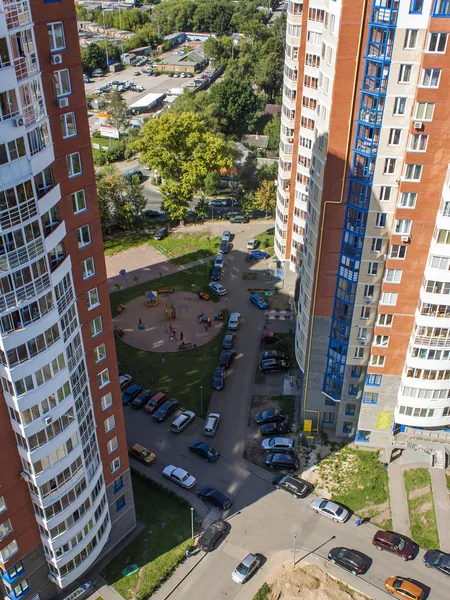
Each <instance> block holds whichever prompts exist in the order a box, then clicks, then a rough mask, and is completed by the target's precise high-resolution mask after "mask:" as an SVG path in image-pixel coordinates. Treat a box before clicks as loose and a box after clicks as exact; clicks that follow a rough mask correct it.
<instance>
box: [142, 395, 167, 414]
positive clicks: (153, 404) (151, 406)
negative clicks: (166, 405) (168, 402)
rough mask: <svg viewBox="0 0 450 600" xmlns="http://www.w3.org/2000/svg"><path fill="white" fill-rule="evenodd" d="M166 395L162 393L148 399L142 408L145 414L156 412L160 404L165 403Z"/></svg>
mask: <svg viewBox="0 0 450 600" xmlns="http://www.w3.org/2000/svg"><path fill="white" fill-rule="evenodd" d="M165 399H166V395H165V394H164V392H158V393H157V394H155V395H154V396H152V397H151V398H150V400H149V401H148V402H147V404H146V405H145V406H144V410H145V412H148V413H150V414H151V415H152V414H153V413H154V412H155V411H157V410H158V408H159V407H160V406H161V404H162V403H163V402H164V401H165Z"/></svg>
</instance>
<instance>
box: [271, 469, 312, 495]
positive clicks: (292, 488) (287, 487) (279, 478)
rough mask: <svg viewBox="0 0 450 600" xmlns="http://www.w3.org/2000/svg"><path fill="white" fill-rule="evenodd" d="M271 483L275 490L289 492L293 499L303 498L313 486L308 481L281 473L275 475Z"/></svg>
mask: <svg viewBox="0 0 450 600" xmlns="http://www.w3.org/2000/svg"><path fill="white" fill-rule="evenodd" d="M272 483H273V485H274V486H275V487H276V488H277V490H284V491H286V492H289V494H292V495H293V496H294V498H304V497H305V496H307V495H308V494H309V493H310V492H311V491H312V490H313V486H312V485H311V484H310V483H309V482H308V481H305V480H304V479H300V477H295V476H294V475H284V474H283V473H278V475H275V477H274V478H273V479H272Z"/></svg>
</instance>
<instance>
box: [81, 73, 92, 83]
mask: <svg viewBox="0 0 450 600" xmlns="http://www.w3.org/2000/svg"><path fill="white" fill-rule="evenodd" d="M83 81H84V83H89V82H90V81H91V80H90V79H89V75H85V74H83Z"/></svg>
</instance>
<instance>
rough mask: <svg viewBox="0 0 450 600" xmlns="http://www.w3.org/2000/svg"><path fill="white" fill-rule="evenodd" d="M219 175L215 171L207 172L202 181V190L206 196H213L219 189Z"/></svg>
mask: <svg viewBox="0 0 450 600" xmlns="http://www.w3.org/2000/svg"><path fill="white" fill-rule="evenodd" d="M219 183H220V177H219V175H218V174H217V173H208V174H207V175H206V177H205V181H204V183H203V191H204V192H205V194H206V196H214V195H215V194H217V190H218V189H219Z"/></svg>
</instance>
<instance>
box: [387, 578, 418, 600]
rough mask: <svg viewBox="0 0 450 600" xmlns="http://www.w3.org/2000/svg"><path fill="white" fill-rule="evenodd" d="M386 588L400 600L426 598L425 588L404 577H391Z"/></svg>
mask: <svg viewBox="0 0 450 600" xmlns="http://www.w3.org/2000/svg"><path fill="white" fill-rule="evenodd" d="M384 588H385V590H387V591H388V592H389V593H390V594H392V595H393V596H395V597H396V598H400V600H423V598H425V590H424V589H423V587H421V586H420V585H417V584H416V583H413V582H412V581H409V580H408V579H405V578H404V577H398V576H397V577H389V579H386V581H385V582H384Z"/></svg>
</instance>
